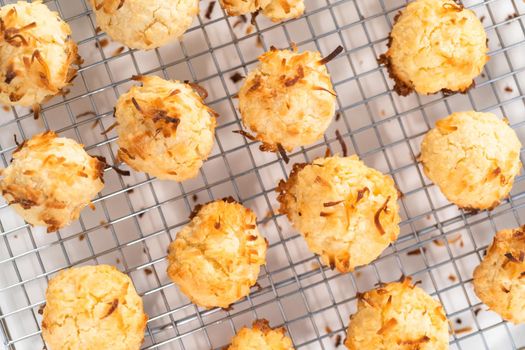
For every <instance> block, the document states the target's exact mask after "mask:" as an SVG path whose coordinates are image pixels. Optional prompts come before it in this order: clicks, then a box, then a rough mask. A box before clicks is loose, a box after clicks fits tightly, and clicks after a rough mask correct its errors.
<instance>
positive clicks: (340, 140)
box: [335, 130, 348, 157]
mask: <svg viewBox="0 0 525 350" xmlns="http://www.w3.org/2000/svg"><path fill="white" fill-rule="evenodd" d="M335 137H336V138H337V141H339V144H340V145H341V150H342V152H343V156H344V157H346V156H347V155H348V149H347V147H346V143H345V141H344V140H343V137H342V136H341V133H340V132H339V130H336V131H335Z"/></svg>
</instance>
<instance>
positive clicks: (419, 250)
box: [407, 247, 427, 255]
mask: <svg viewBox="0 0 525 350" xmlns="http://www.w3.org/2000/svg"><path fill="white" fill-rule="evenodd" d="M426 251H427V248H425V247H421V248H416V249H414V250H410V251H408V252H407V255H421V253H426Z"/></svg>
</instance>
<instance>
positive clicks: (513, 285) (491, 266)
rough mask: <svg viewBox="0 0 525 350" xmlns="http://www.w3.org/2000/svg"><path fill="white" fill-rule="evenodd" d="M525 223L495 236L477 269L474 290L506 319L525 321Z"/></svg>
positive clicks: (517, 321)
mask: <svg viewBox="0 0 525 350" xmlns="http://www.w3.org/2000/svg"><path fill="white" fill-rule="evenodd" d="M524 260H525V226H522V227H519V228H516V229H513V230H503V231H500V232H498V233H496V235H495V236H494V241H493V242H492V244H491V246H490V247H489V248H488V250H487V255H485V257H484V258H483V261H482V262H481V264H480V265H479V266H478V267H476V269H475V270H474V291H475V292H476V295H477V296H478V297H479V298H480V299H481V301H483V302H484V303H485V304H487V305H488V307H489V308H490V309H491V310H492V311H495V312H497V313H498V314H499V315H500V316H501V317H502V318H504V319H505V320H508V321H511V322H513V323H525V261H524Z"/></svg>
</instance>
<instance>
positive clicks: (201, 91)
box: [188, 83, 208, 100]
mask: <svg viewBox="0 0 525 350" xmlns="http://www.w3.org/2000/svg"><path fill="white" fill-rule="evenodd" d="M188 85H189V86H191V88H192V89H193V90H194V91H195V92H196V93H197V94H198V95H199V96H200V97H201V98H202V99H203V100H205V99H206V98H207V97H208V91H207V90H206V89H205V88H203V87H202V86H200V85H199V84H197V83H188Z"/></svg>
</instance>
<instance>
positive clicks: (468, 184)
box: [420, 111, 521, 210]
mask: <svg viewBox="0 0 525 350" xmlns="http://www.w3.org/2000/svg"><path fill="white" fill-rule="evenodd" d="M520 150H521V143H520V141H519V139H518V137H517V135H516V133H515V132H514V130H512V128H511V127H510V126H509V125H507V123H506V122H505V121H503V120H501V119H499V118H497V117H496V116H495V115H493V114H491V113H479V112H475V111H466V112H457V113H453V114H451V115H449V116H448V117H446V118H443V119H441V120H439V121H438V122H436V127H435V128H434V129H432V130H430V131H429V132H428V133H427V134H426V135H425V137H424V139H423V142H422V143H421V157H420V161H421V163H422V165H423V170H424V172H425V174H426V175H427V177H428V178H429V179H430V180H432V181H433V182H434V183H435V184H436V185H437V186H438V187H439V188H440V190H441V192H443V194H444V195H445V197H446V198H447V199H448V200H449V201H451V202H452V203H454V204H456V205H457V206H458V207H460V208H463V209H468V210H485V209H489V210H490V209H493V208H494V207H496V206H497V205H498V204H499V203H500V201H501V200H502V199H503V198H505V197H506V196H508V194H509V192H510V190H511V188H512V185H513V183H514V178H515V176H516V175H518V174H519V172H520V170H521V162H520Z"/></svg>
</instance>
